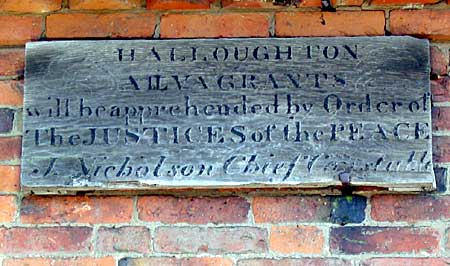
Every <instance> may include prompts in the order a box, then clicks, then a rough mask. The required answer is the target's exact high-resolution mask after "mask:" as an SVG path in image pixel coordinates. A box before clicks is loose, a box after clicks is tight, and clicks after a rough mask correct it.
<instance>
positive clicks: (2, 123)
mask: <svg viewBox="0 0 450 266" xmlns="http://www.w3.org/2000/svg"><path fill="white" fill-rule="evenodd" d="M14 114H15V110H13V109H8V108H0V133H8V132H10V131H11V130H12V128H13V125H14Z"/></svg>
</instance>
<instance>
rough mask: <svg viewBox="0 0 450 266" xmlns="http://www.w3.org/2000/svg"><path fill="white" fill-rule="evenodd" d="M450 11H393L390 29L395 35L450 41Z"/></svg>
mask: <svg viewBox="0 0 450 266" xmlns="http://www.w3.org/2000/svg"><path fill="white" fill-rule="evenodd" d="M449 23H450V10H393V11H391V15H390V27H391V32H392V34H395V35H406V34H407V35H415V36H419V37H426V38H428V39H432V40H450V28H448V27H443V26H442V25H448V24H449Z"/></svg>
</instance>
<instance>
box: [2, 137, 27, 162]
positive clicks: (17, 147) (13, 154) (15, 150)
mask: <svg viewBox="0 0 450 266" xmlns="http://www.w3.org/2000/svg"><path fill="white" fill-rule="evenodd" d="M21 141H22V138H21V137H3V138H0V161H6V160H17V159H20V154H21V153H22V144H21Z"/></svg>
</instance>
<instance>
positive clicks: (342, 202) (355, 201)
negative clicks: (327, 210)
mask: <svg viewBox="0 0 450 266" xmlns="http://www.w3.org/2000/svg"><path fill="white" fill-rule="evenodd" d="M331 206H332V208H331V215H330V221H331V222H333V223H338V224H341V225H344V224H348V223H361V222H363V221H364V219H365V218H366V206H367V202H366V198H365V197H361V196H337V197H332V198H331Z"/></svg>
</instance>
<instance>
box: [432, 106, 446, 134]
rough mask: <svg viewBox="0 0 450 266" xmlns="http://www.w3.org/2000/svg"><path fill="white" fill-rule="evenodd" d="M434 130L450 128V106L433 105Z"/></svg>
mask: <svg viewBox="0 0 450 266" xmlns="http://www.w3.org/2000/svg"><path fill="white" fill-rule="evenodd" d="M431 117H432V124H433V131H441V130H450V107H433V109H432V112H431Z"/></svg>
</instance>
